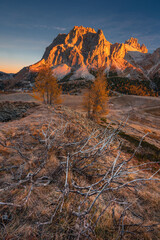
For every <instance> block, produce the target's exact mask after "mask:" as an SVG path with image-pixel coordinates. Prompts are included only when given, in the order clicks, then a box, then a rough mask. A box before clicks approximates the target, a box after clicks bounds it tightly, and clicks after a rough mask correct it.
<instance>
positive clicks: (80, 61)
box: [15, 26, 160, 84]
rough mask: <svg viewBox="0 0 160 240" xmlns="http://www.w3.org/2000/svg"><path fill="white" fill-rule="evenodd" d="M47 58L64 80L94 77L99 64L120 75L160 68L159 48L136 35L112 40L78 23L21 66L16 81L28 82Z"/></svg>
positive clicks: (142, 76)
mask: <svg viewBox="0 0 160 240" xmlns="http://www.w3.org/2000/svg"><path fill="white" fill-rule="evenodd" d="M46 61H48V62H49V63H50V64H51V66H52V68H53V74H55V75H56V77H57V78H58V79H59V80H62V82H63V79H65V78H67V76H70V78H69V79H68V80H72V81H73V79H74V80H77V79H79V76H82V77H80V78H84V76H85V78H86V80H92V79H93V76H91V74H90V73H91V72H93V71H97V70H98V69H99V68H101V69H104V71H105V73H107V74H109V71H114V72H115V73H117V74H118V76H120V77H129V78H130V79H133V80H134V79H140V80H142V79H143V80H145V79H146V80H149V79H150V78H151V76H153V75H155V74H156V73H157V72H159V65H157V64H158V63H159V62H160V50H156V51H155V52H154V53H153V54H149V53H148V50H147V48H146V46H145V45H144V44H142V45H140V44H139V43H138V39H136V38H133V37H131V38H130V39H128V40H127V41H125V43H114V44H111V43H110V42H109V41H107V40H106V38H105V36H104V34H103V31H102V30H101V29H99V30H98V31H97V32H96V31H95V30H94V29H93V28H88V27H83V26H80V27H78V26H75V27H74V28H73V29H72V30H71V31H70V32H69V33H68V34H59V35H58V36H57V37H56V38H55V39H54V40H53V42H52V43H51V44H50V45H49V46H48V47H47V48H46V50H45V53H44V55H43V57H42V59H41V60H40V61H39V62H37V63H35V64H33V65H31V66H29V67H27V68H24V69H22V70H21V71H20V72H19V73H18V74H17V75H16V77H15V82H16V84H18V82H22V81H23V82H25V84H27V83H29V82H30V80H28V79H29V78H30V79H31V78H32V76H33V77H35V76H36V75H32V74H33V73H35V74H36V73H37V72H38V71H39V69H40V68H41V67H42V66H43V64H44V63H45V62H46ZM153 69H154V70H155V71H154V72H153V71H152V70H153ZM75 77H77V79H76V78H75ZM68 80H67V81H68ZM27 81H29V82H27ZM32 82H33V81H32Z"/></svg>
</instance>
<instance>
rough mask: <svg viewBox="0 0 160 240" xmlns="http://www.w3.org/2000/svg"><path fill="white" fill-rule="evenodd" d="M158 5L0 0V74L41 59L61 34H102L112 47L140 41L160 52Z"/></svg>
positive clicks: (153, 0)
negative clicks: (80, 30) (77, 29)
mask: <svg viewBox="0 0 160 240" xmlns="http://www.w3.org/2000/svg"><path fill="white" fill-rule="evenodd" d="M159 11H160V0H134V1H129V0H109V1H108V0H98V1H94V0H80V1H76V0H74V1H73V0H70V1H69V0H68V1H64V0H58V1H54V0H52V1H50V0H25V1H23V0H0V71H4V72H8V73H15V72H18V71H19V70H20V69H22V68H23V67H25V66H28V65H31V64H33V63H36V62H37V61H39V60H40V59H41V58H42V55H43V53H44V51H45V48H46V47H47V46H48V45H49V44H50V43H51V42H52V41H53V39H54V38H55V37H56V36H57V35H58V34H59V33H68V32H69V31H70V30H71V29H72V28H73V27H74V26H80V25H82V26H84V27H91V28H94V29H95V30H96V31H97V30H98V29H99V28H100V29H102V30H103V32H104V35H105V37H106V39H107V40H108V41H110V42H111V43H115V42H120V43H121V42H125V40H127V39H129V38H130V37H136V38H138V40H139V43H140V44H142V43H144V44H145V45H146V46H147V48H148V50H149V52H153V51H154V50H155V49H157V48H158V47H160V14H159Z"/></svg>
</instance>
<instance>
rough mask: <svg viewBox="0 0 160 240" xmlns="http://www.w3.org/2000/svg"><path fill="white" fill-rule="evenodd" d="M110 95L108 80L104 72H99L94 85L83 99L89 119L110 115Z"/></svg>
mask: <svg viewBox="0 0 160 240" xmlns="http://www.w3.org/2000/svg"><path fill="white" fill-rule="evenodd" d="M108 95H109V91H108V90H107V82H106V78H105V76H104V74H103V73H102V72H98V74H97V77H96V79H95V81H94V83H93V84H92V86H91V88H90V89H89V90H88V91H87V92H86V93H85V94H84V97H83V106H84V108H85V109H86V110H87V114H88V117H89V118H94V119H98V118H99V117H100V116H102V115H104V114H107V113H108V106H107V103H108Z"/></svg>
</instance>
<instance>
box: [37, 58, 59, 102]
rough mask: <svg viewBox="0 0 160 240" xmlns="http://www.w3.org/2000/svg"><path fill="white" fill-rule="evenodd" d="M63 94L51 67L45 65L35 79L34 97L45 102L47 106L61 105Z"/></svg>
mask: <svg viewBox="0 0 160 240" xmlns="http://www.w3.org/2000/svg"><path fill="white" fill-rule="evenodd" d="M61 93H62V90H61V87H60V86H59V85H58V83H57V79H56V77H55V76H53V73H52V69H51V67H50V65H49V64H48V63H46V64H44V65H43V67H42V68H41V69H40V71H39V73H38V76H37V77H36V79H35V87H34V89H33V97H34V98H36V99H38V100H43V102H44V103H46V104H50V105H51V104H59V103H61V97H60V95H61Z"/></svg>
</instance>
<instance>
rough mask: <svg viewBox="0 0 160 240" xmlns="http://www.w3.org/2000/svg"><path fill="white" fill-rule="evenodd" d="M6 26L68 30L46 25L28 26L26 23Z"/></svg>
mask: <svg viewBox="0 0 160 240" xmlns="http://www.w3.org/2000/svg"><path fill="white" fill-rule="evenodd" d="M6 25H9V26H12V27H22V28H26V29H33V28H39V29H47V30H53V29H54V30H59V31H65V30H67V28H65V27H61V26H50V25H45V24H26V23H14V24H13V23H6Z"/></svg>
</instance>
